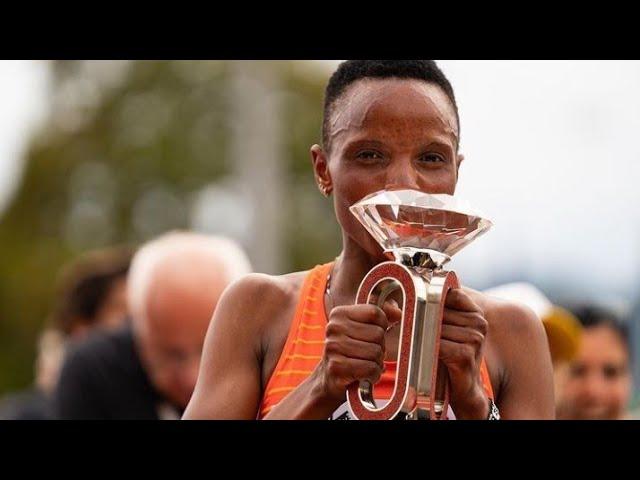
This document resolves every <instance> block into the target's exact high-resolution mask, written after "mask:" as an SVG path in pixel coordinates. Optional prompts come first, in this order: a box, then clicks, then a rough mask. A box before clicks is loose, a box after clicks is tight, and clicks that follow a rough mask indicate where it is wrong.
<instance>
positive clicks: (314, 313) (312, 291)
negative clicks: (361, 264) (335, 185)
mask: <svg viewBox="0 0 640 480" xmlns="http://www.w3.org/2000/svg"><path fill="white" fill-rule="evenodd" d="M332 265H333V263H327V264H324V265H318V266H316V267H315V268H313V269H312V270H311V271H310V272H309V274H308V275H307V277H306V278H305V280H304V283H303V285H302V290H301V292H300V299H299V300H298V305H297V307H296V311H295V315H294V317H293V321H292V322H291V326H290V328H289V334H288V336H287V340H286V342H285V344H284V348H283V349H282V353H281V354H280V358H279V359H278V363H277V364H276V368H275V369H274V371H273V373H272V375H271V378H270V379H269V381H268V382H267V386H266V388H265V390H264V394H263V397H262V402H261V404H260V410H259V414H258V418H262V417H264V416H265V415H266V414H267V413H269V410H271V409H272V408H273V407H274V406H275V405H277V404H278V402H280V401H281V400H282V399H283V398H284V397H286V396H287V394H289V392H291V391H292V390H293V389H295V388H296V387H297V386H298V385H300V383H302V381H303V380H304V379H305V378H307V377H308V376H309V375H310V374H311V372H313V370H314V368H315V367H316V365H317V364H318V362H319V361H320V359H321V358H322V352H323V348H324V339H325V327H326V325H327V317H326V314H325V309H324V292H325V289H326V286H327V276H328V274H329V271H330V270H331V266H332ZM395 366H396V362H387V361H385V370H384V373H383V374H382V377H381V378H380V380H379V381H378V383H376V385H375V394H376V397H377V398H380V399H388V398H390V397H391V395H392V393H393V386H394V383H395ZM480 375H481V380H482V385H483V386H484V389H485V392H486V393H487V395H488V396H489V397H490V398H493V389H492V387H491V381H490V379H489V372H488V370H487V365H486V362H485V360H484V358H483V359H482V364H481V366H480Z"/></svg>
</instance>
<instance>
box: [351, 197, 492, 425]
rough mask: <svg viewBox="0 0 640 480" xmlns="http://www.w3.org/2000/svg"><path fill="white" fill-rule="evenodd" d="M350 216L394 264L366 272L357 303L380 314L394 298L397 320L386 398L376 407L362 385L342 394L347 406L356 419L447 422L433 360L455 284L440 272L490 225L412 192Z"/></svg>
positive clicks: (463, 208)
mask: <svg viewBox="0 0 640 480" xmlns="http://www.w3.org/2000/svg"><path fill="white" fill-rule="evenodd" d="M350 210H351V213H353V215H355V216H356V218H357V219H358V220H359V221H360V222H361V223H362V225H364V227H365V228H366V229H367V231H368V232H369V233H370V234H371V235H372V236H373V238H374V239H375V240H376V241H377V242H378V243H379V244H380V246H381V247H382V248H383V250H384V252H385V253H386V254H387V256H388V257H389V258H392V259H393V261H388V262H383V263H380V264H379V265H376V266H375V267H374V268H372V269H371V270H370V271H369V272H368V273H367V275H366V276H365V277H364V279H363V280H362V283H361V284H360V287H359V289H358V293H357V297H356V303H358V304H363V303H375V304H377V305H378V306H379V307H381V308H382V306H383V305H384V304H385V302H386V301H387V300H388V299H394V300H395V301H396V302H397V304H398V306H400V307H401V310H402V317H401V319H400V320H399V338H398V351H397V361H396V377H395V386H394V389H393V393H392V395H391V398H390V399H389V401H388V402H387V403H386V404H384V405H383V406H378V405H377V404H376V401H375V399H374V388H375V387H374V385H372V384H371V383H370V382H368V381H362V382H359V383H354V384H353V385H351V386H350V387H349V389H348V391H347V400H348V402H349V408H350V410H351V412H352V414H353V416H354V417H355V418H357V419H360V420H390V419H393V418H396V417H397V416H398V414H404V415H405V416H406V418H407V419H412V420H417V419H418V418H420V419H422V418H425V419H432V420H437V419H441V418H446V415H447V409H448V407H449V379H448V376H447V371H446V367H445V366H444V364H440V362H439V361H438V352H439V347H440V330H441V326H442V316H443V311H444V303H445V298H446V294H447V292H448V290H449V289H451V288H458V287H459V286H460V284H459V282H458V278H457V277H456V274H455V273H454V272H452V271H447V270H444V269H443V266H444V265H445V264H446V263H447V262H448V261H449V260H450V259H451V257H452V256H453V255H454V254H456V253H457V252H459V251H460V250H461V249H462V248H464V247H465V246H467V245H469V243H471V242H472V241H473V240H475V239H476V238H478V237H479V236H480V235H482V234H483V233H484V232H486V231H487V230H489V228H491V226H492V223H491V222H490V221H489V220H487V219H486V218H483V216H482V215H481V214H479V213H478V212H477V211H475V210H473V209H472V208H471V207H469V206H468V205H467V204H466V203H464V202H463V201H461V200H460V199H458V198H457V197H453V196H450V195H445V194H426V193H423V192H419V191H415V190H390V191H380V192H376V193H374V194H371V195H368V196H367V197H365V198H363V199H362V200H360V201H359V202H357V203H356V204H354V205H353V206H351V208H350Z"/></svg>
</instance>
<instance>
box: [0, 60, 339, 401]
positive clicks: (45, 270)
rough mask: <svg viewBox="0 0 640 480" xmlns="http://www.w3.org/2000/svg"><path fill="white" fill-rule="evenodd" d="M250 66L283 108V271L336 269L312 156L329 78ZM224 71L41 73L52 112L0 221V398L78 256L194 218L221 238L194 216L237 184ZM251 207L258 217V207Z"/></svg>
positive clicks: (196, 65) (65, 66) (113, 65)
mask: <svg viewBox="0 0 640 480" xmlns="http://www.w3.org/2000/svg"><path fill="white" fill-rule="evenodd" d="M260 63H262V64H263V65H264V66H265V68H267V67H268V68H271V69H275V71H276V72H277V76H278V91H277V95H278V96H279V99H280V102H281V112H282V118H281V122H282V129H281V130H282V131H283V139H282V142H283V151H284V158H282V162H284V163H285V165H286V166H285V167H284V169H283V170H284V171H285V172H287V173H286V181H285V183H284V184H285V189H286V192H285V198H287V199H288V200H289V201H287V202H286V203H284V204H283V205H282V209H281V215H282V219H281V220H282V221H281V223H282V225H283V228H285V230H286V231H285V234H284V235H283V238H284V241H283V243H282V257H283V259H284V265H283V266H282V267H283V271H291V270H300V269H307V268H309V267H310V266H313V265H315V264H316V263H320V262H324V261H327V260H330V259H331V258H333V256H334V255H336V254H337V253H338V248H339V245H340V241H339V236H338V228H337V226H336V224H335V220H334V215H333V212H332V208H331V204H330V202H329V201H327V200H326V199H324V198H323V197H322V196H321V195H320V194H319V193H318V191H317V188H316V187H315V184H314V181H313V175H312V172H311V166H310V165H311V164H310V160H309V153H308V149H309V146H310V145H311V144H313V143H317V142H319V140H320V126H321V116H322V95H323V88H324V84H325V82H326V73H323V72H322V71H321V70H319V69H315V68H309V67H308V66H305V65H303V64H302V62H260ZM230 67H231V65H230V63H229V62H218V61H206V62H205V61H136V62H68V61H66V62H54V63H52V64H51V68H52V69H53V73H54V74H53V85H52V90H51V114H50V117H49V119H48V121H47V122H46V125H45V127H44V128H43V130H42V131H41V132H39V134H38V135H36V137H35V138H33V140H32V142H31V144H30V146H29V149H28V152H27V154H26V158H25V170H24V175H23V178H22V179H21V185H20V187H19V188H18V191H17V194H16V196H15V197H14V199H13V201H12V203H11V205H10V207H9V208H8V209H7V211H6V212H4V214H3V216H2V217H1V218H0V256H1V259H0V392H4V391H8V390H11V389H14V388H20V387H22V386H25V385H27V384H28V383H29V382H30V381H31V378H32V372H33V359H34V352H35V341H36V338H37V335H38V332H39V331H40V329H41V328H42V326H43V325H44V324H45V322H46V319H47V316H48V314H49V311H50V309H51V306H52V302H53V298H54V295H55V291H54V285H55V282H56V275H57V273H58V272H59V269H60V267H61V266H62V265H64V264H65V263H66V262H67V261H69V260H71V259H73V258H74V257H75V256H76V255H77V254H79V253H81V252H83V251H86V250H88V249H92V248H98V247H102V246H106V245H112V244H130V245H136V244H139V243H140V242H142V241H145V240H147V239H149V238H151V237H153V236H155V235H157V234H159V233H162V232H164V231H166V230H169V229H173V228H200V227H201V224H202V220H199V219H201V218H205V219H207V218H209V220H211V218H213V220H214V221H213V223H211V221H209V223H208V224H207V228H206V230H207V231H210V232H211V233H216V232H218V233H223V234H229V232H230V230H229V228H228V225H224V224H222V223H224V222H216V221H215V220H216V218H217V219H220V218H221V217H220V212H218V213H217V214H216V215H218V216H217V217H216V216H214V217H211V215H209V216H207V212H206V211H205V212H204V214H203V213H202V210H203V208H204V209H205V210H206V207H207V202H209V203H211V202H215V199H216V198H219V196H218V197H216V196H215V195H213V196H211V195H207V192H209V193H211V191H212V188H213V189H214V190H215V186H216V185H227V186H229V185H231V187H230V188H231V189H233V185H238V181H240V182H241V179H234V180H230V179H231V178H232V174H233V171H234V168H233V167H234V166H233V164H232V156H231V155H230V153H229V147H230V141H229V139H230V135H232V125H230V123H231V122H230V115H229V112H230V110H231V107H232V105H230V102H231V101H232V98H233V97H232V96H230V95H229V88H228V86H229V77H230V75H231V73H230V72H231V71H232V68H230ZM265 121H270V119H265ZM223 203H224V202H223ZM249 208H251V209H253V212H254V214H255V215H259V213H260V212H259V209H260V206H259V205H250V206H249ZM214 210H215V209H214ZM209 213H211V212H209ZM230 213H231V214H233V210H231V212H230ZM205 223H206V222H205ZM219 223H221V224H220V228H219V229H218V228H217V226H218V224H219ZM231 232H233V230H231ZM257 234H258V235H259V232H251V231H249V235H257ZM238 240H239V241H241V242H244V241H245V240H246V239H243V238H238ZM245 244H246V242H245ZM249 254H250V256H252V257H255V256H256V255H259V252H252V251H249ZM269 273H279V272H269Z"/></svg>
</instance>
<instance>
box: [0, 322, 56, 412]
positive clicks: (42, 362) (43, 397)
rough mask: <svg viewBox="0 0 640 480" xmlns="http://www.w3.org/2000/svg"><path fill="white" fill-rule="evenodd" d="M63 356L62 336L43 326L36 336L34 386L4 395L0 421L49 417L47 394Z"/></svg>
mask: <svg viewBox="0 0 640 480" xmlns="http://www.w3.org/2000/svg"><path fill="white" fill-rule="evenodd" d="M63 355H64V335H63V334H62V333H61V332H60V331H58V330H55V329H47V330H45V331H44V332H42V334H41V335H40V338H39V339H38V358H37V360H36V368H35V370H36V372H35V373H36V378H35V382H34V386H33V387H32V388H29V389H27V390H23V391H21V392H16V393H13V394H11V395H7V396H6V397H5V398H4V399H3V400H2V402H1V404H0V420H51V419H53V418H54V412H53V410H52V406H51V401H50V396H51V394H52V392H53V390H54V389H55V385H56V382H57V380H58V371H59V369H60V365H61V364H62V358H63Z"/></svg>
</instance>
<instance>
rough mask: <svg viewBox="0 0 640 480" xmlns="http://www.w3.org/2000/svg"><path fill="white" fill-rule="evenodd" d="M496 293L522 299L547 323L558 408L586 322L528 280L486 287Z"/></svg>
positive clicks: (499, 295) (512, 298)
mask: <svg viewBox="0 0 640 480" xmlns="http://www.w3.org/2000/svg"><path fill="white" fill-rule="evenodd" d="M485 293H487V294H488V295H492V296H495V297H500V298H504V299H505V300H512V301H516V302H520V303H523V304H525V305H526V306H528V307H529V308H530V309H531V310H533V311H534V312H535V314H536V315H537V316H538V318H540V320H541V321H542V324H543V325H544V330H545V332H546V334H547V341H548V343H549V351H550V353H551V361H552V362H553V377H554V390H555V399H556V408H557V402H558V390H559V389H561V388H562V382H563V380H564V378H566V372H567V369H568V368H569V364H570V362H571V360H572V359H573V358H575V356H576V355H577V354H578V349H579V348H580V342H581V337H582V326H581V324H580V322H579V321H578V319H577V318H576V316H575V315H573V314H572V313H571V312H569V311H568V310H566V309H564V308H562V307H559V306H557V305H554V304H552V303H551V301H550V300H549V299H548V298H547V297H546V296H545V295H544V293H542V292H541V291H540V290H538V289H537V288H536V287H535V286H533V285H531V284H529V283H524V282H517V283H508V284H505V285H500V286H498V287H494V288H491V289H489V290H486V291H485Z"/></svg>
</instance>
